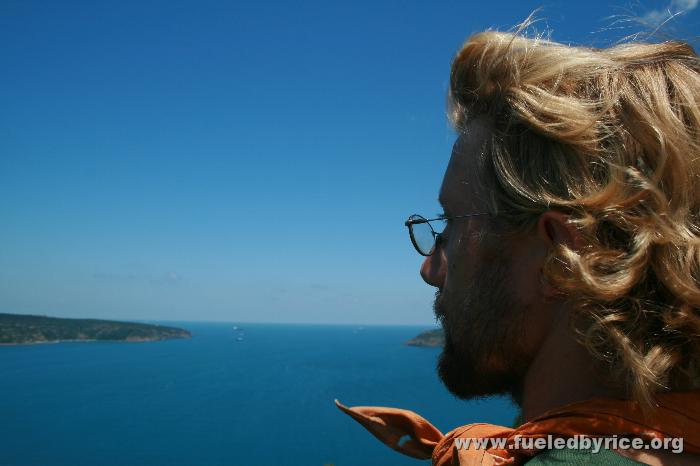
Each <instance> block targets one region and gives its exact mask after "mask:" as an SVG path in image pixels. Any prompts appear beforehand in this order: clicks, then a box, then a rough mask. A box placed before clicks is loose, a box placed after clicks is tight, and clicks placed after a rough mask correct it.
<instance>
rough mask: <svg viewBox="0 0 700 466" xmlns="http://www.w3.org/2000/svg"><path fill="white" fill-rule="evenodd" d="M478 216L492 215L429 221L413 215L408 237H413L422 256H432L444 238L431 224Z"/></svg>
mask: <svg viewBox="0 0 700 466" xmlns="http://www.w3.org/2000/svg"><path fill="white" fill-rule="evenodd" d="M477 215H490V214H489V213H488V212H478V213H475V214H465V215H455V216H451V217H445V216H440V217H437V218H430V219H427V218H425V217H423V216H422V215H418V214H413V215H411V216H410V217H408V220H406V223H405V224H404V225H406V226H407V227H408V235H409V236H410V237H411V243H413V247H415V248H416V251H418V254H420V255H421V256H430V255H431V254H432V253H434V252H435V249H436V248H437V247H438V246H439V245H440V240H441V238H442V236H441V233H437V232H436V231H435V229H434V228H433V226H432V225H431V224H430V222H438V221H440V222H444V221H447V220H452V219H456V218H465V217H475V216H477Z"/></svg>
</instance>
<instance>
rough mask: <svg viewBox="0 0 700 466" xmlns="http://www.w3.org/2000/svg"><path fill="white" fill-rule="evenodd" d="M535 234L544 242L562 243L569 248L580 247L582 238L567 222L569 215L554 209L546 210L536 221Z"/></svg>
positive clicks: (553, 244) (575, 248) (554, 244)
mask: <svg viewBox="0 0 700 466" xmlns="http://www.w3.org/2000/svg"><path fill="white" fill-rule="evenodd" d="M537 235H538V236H539V237H540V239H542V240H543V241H545V242H546V243H548V244H550V245H552V246H556V245H559V244H563V245H565V246H568V247H569V249H573V250H574V251H577V250H579V249H581V246H582V245H583V240H582V238H581V234H580V233H579V231H578V230H577V229H576V227H575V226H574V225H573V224H571V223H569V216H568V215H567V214H565V213H563V212H558V211H556V210H548V211H546V212H544V213H543V214H542V215H540V218H539V220H538V221H537Z"/></svg>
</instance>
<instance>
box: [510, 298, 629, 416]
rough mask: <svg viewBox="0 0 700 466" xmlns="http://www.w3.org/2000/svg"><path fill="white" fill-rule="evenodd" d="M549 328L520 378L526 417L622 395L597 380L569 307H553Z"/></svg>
mask: <svg viewBox="0 0 700 466" xmlns="http://www.w3.org/2000/svg"><path fill="white" fill-rule="evenodd" d="M556 315H557V316H558V317H557V318H555V321H554V322H553V323H552V331H551V332H549V335H548V337H547V338H546V339H545V341H544V344H543V345H542V346H541V348H540V350H539V352H538V353H537V355H536V356H535V359H534V360H533V362H532V364H531V365H530V367H529V369H528V371H527V373H526V375H525V378H524V380H523V385H522V391H521V396H520V400H519V404H520V406H521V408H522V413H523V418H524V420H525V421H526V422H527V421H530V420H532V419H534V418H536V417H538V416H541V415H542V414H544V413H545V412H547V411H549V410H551V409H554V408H558V407H560V406H563V405H566V404H569V403H575V402H577V401H584V400H587V399H590V398H620V399H621V398H625V396H624V391H623V390H622V389H621V388H614V387H610V386H607V385H606V384H603V383H602V382H601V381H600V377H599V373H598V372H597V371H596V362H597V361H596V360H595V359H594V358H593V356H591V355H590V353H589V352H588V350H586V348H585V347H584V346H583V345H581V344H580V343H578V342H577V341H576V335H575V333H574V331H573V330H572V329H571V326H570V325H569V318H568V316H569V315H571V310H570V309H564V308H560V309H557V310H556Z"/></svg>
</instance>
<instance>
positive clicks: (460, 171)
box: [440, 119, 491, 215]
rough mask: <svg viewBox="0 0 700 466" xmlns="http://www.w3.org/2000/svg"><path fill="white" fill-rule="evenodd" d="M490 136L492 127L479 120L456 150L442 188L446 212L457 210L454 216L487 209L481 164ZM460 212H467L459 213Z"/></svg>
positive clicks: (467, 128) (467, 131)
mask: <svg viewBox="0 0 700 466" xmlns="http://www.w3.org/2000/svg"><path fill="white" fill-rule="evenodd" d="M490 136H491V128H490V126H489V125H488V124H487V123H486V122H485V121H484V120H478V119H477V120H474V121H472V122H470V123H469V124H468V125H467V126H466V128H465V129H464V130H463V131H462V132H461V134H460V136H459V137H458V138H457V141H455V143H454V146H453V147H452V155H451V156H450V162H449V163H448V165H447V170H446V171H445V176H444V178H443V181H442V187H441V188H440V202H441V203H442V204H443V207H445V208H446V209H449V210H455V212H453V215H461V214H462V213H467V212H469V211H471V210H474V209H477V210H478V209H481V210H483V209H485V208H486V205H487V204H486V199H485V196H484V194H485V193H484V192H483V191H484V190H483V188H482V187H481V182H480V168H479V166H480V163H479V161H480V160H481V159H483V157H484V151H485V150H486V143H487V142H488V140H489V138H490ZM458 209H461V210H464V212H457V211H456V210H458Z"/></svg>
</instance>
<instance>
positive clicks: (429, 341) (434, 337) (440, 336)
mask: <svg viewBox="0 0 700 466" xmlns="http://www.w3.org/2000/svg"><path fill="white" fill-rule="evenodd" d="M406 344H407V345H409V346H425V347H430V348H434V347H440V346H443V345H444V344H445V334H444V333H443V332H442V329H440V328H438V329H435V330H426V331H425V332H422V333H420V334H418V335H417V336H416V337H414V338H411V339H410V340H408V341H407V342H406Z"/></svg>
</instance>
